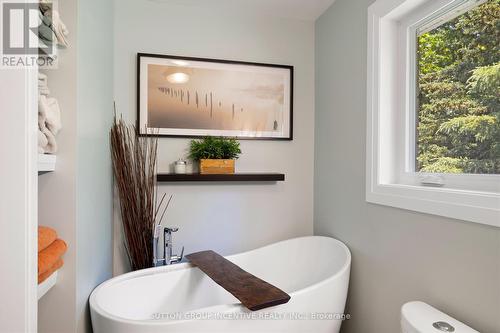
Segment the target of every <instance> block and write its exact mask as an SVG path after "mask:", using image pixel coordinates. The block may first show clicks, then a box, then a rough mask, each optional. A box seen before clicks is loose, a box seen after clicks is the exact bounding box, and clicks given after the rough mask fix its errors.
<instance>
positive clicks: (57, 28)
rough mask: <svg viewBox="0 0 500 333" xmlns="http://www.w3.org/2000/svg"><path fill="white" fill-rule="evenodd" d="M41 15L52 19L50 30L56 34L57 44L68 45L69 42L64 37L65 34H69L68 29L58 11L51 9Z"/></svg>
mask: <svg viewBox="0 0 500 333" xmlns="http://www.w3.org/2000/svg"><path fill="white" fill-rule="evenodd" d="M43 15H45V16H47V17H48V18H50V20H51V21H52V30H53V31H54V34H55V35H56V38H57V43H58V44H59V45H62V46H65V47H68V46H69V43H68V40H67V39H66V36H68V35H69V31H68V28H67V27H66V25H65V24H64V22H63V21H62V20H61V16H60V15H59V12H58V11H57V10H54V9H52V10H48V11H46V12H45V13H43Z"/></svg>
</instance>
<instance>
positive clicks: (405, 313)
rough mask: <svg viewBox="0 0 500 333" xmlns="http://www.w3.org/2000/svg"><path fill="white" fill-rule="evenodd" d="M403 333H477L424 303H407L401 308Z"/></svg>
mask: <svg viewBox="0 0 500 333" xmlns="http://www.w3.org/2000/svg"><path fill="white" fill-rule="evenodd" d="M401 328H402V329H403V333H440V332H453V333H479V332H478V331H476V330H474V329H472V328H470V327H469V326H467V325H465V324H464V323H462V322H460V321H458V320H456V319H454V318H452V317H450V316H448V315H447V314H446V313H443V312H441V311H439V310H438V309H436V308H433V307H432V306H430V305H429V304H426V303H424V302H409V303H406V304H405V305H403V307H402V308H401Z"/></svg>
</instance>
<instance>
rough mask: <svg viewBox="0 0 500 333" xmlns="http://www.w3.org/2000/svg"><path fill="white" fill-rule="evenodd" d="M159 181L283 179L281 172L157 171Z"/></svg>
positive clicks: (255, 180) (254, 180) (270, 180)
mask: <svg viewBox="0 0 500 333" xmlns="http://www.w3.org/2000/svg"><path fill="white" fill-rule="evenodd" d="M156 177H157V180H158V181H159V182H280V181H284V180H285V175H284V174H282V173H234V174H225V175H222V174H221V175H212V174H200V173H187V174H175V173H159V174H158V175H157V176H156Z"/></svg>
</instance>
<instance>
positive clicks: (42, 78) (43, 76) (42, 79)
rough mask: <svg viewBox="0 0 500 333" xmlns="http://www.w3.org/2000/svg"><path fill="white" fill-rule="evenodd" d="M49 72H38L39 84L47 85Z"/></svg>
mask: <svg viewBox="0 0 500 333" xmlns="http://www.w3.org/2000/svg"><path fill="white" fill-rule="evenodd" d="M47 80H48V78H47V74H43V73H40V72H38V86H39V87H40V86H41V85H42V86H47Z"/></svg>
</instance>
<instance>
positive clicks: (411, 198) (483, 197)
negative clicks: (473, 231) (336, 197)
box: [366, 184, 500, 227]
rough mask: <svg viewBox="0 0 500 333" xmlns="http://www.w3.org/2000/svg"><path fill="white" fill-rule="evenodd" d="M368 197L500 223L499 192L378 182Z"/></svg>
mask: <svg viewBox="0 0 500 333" xmlns="http://www.w3.org/2000/svg"><path fill="white" fill-rule="evenodd" d="M366 201H367V202H371V203H375V204H380V205H385V206H391V207H396V208H402V209H407V210H412V211H416V212H421V213H427V214H434V215H439V216H445V217H450V218H454V219H459V220H465V221H470V222H475V223H481V224H487V225H491V226H495V227H500V195H499V194H497V193H491V192H476V191H465V190H456V189H449V188H435V187H427V186H415V185H403V184H378V185H374V186H372V187H371V188H367V191H366Z"/></svg>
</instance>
